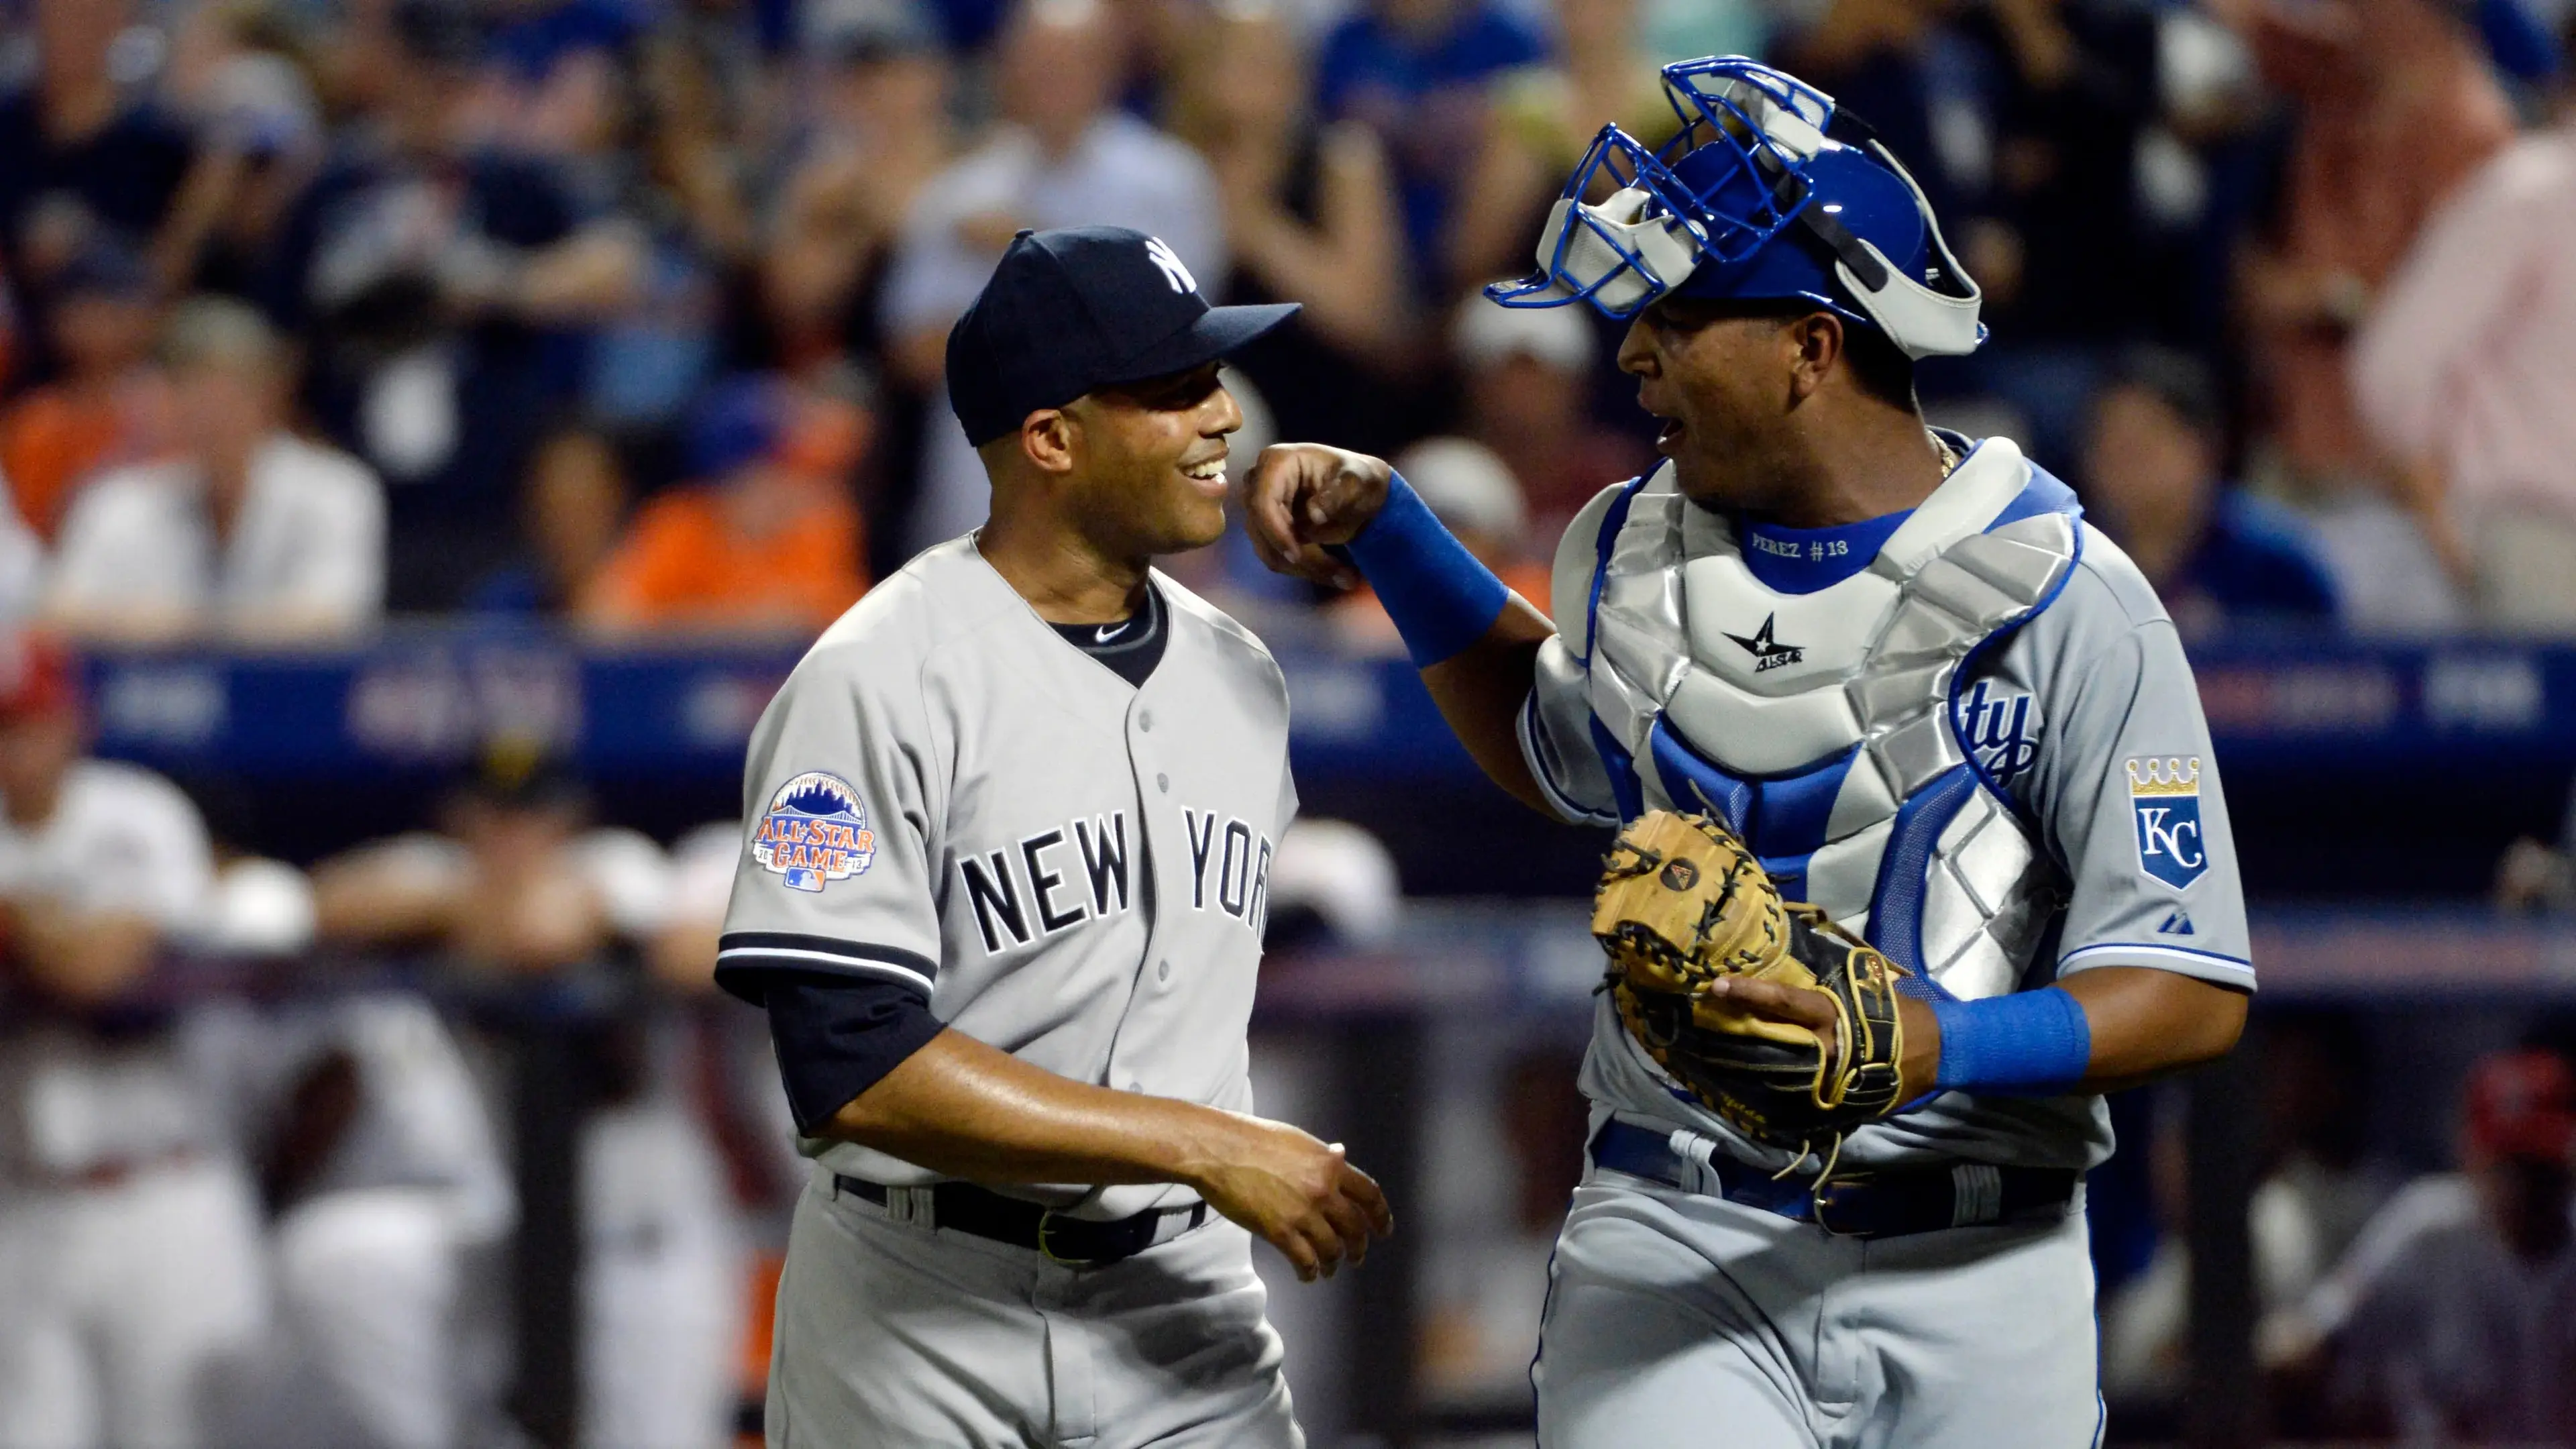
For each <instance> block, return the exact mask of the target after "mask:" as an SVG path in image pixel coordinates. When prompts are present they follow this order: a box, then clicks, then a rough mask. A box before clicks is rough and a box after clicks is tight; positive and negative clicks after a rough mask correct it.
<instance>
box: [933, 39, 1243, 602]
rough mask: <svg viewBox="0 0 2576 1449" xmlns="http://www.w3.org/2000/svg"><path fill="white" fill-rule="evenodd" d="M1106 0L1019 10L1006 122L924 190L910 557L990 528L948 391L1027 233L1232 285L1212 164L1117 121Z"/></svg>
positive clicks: (1138, 124) (1129, 120) (1005, 45)
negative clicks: (959, 358)
mask: <svg viewBox="0 0 2576 1449" xmlns="http://www.w3.org/2000/svg"><path fill="white" fill-rule="evenodd" d="M1123 71H1124V67H1123V64H1122V53H1121V47H1120V43H1119V31H1118V28H1117V25H1116V24H1115V17H1113V16H1112V15H1110V13H1109V12H1108V11H1107V10H1106V9H1105V8H1104V6H1103V5H1102V4H1101V3H1100V0H1022V3H1021V4H1020V6H1019V8H1018V9H1017V10H1015V11H1014V12H1013V13H1012V18H1011V20H1010V23H1009V24H1008V25H1007V26H1005V27H1004V29H1003V31H1002V37H1001V41H1000V44H999V49H998V51H997V53H996V54H995V56H994V59H993V74H994V84H995V99H996V100H997V101H998V102H999V103H1000V105H1001V109H1002V116H1003V120H1004V124H1002V125H1001V126H1000V127H998V128H997V129H996V130H995V131H994V133H993V134H992V136H991V137H990V138H989V139H987V140H986V141H985V142H984V143H983V144H982V145H980V146H978V147H976V148H975V150H974V151H972V152H970V153H969V154H968V155H967V156H966V157H965V158H964V159H962V160H960V161H959V162H957V164H956V165H954V166H952V167H950V168H949V169H948V170H947V171H945V172H943V173H941V174H940V175H939V176H938V178H937V179H935V180H934V181H932V182H931V183H930V185H929V186H927V187H925V188H924V189H923V191H922V193H921V195H920V197H919V199H918V201H917V202H916V203H915V205H914V206H913V209H912V214H911V215H910V216H909V217H908V218H907V219H906V221H905V223H904V231H903V241H902V244H901V246H900V248H899V250H898V251H897V253H896V255H895V261H894V272H893V274H892V275H891V276H889V277H888V278H887V279H886V300H885V311H886V326H887V331H888V334H889V336H888V347H889V352H890V360H891V362H892V363H893V364H894V366H895V369H896V372H897V374H898V376H899V377H900V378H901V380H902V381H904V382H905V383H906V384H907V385H909V386H910V387H912V388H914V389H916V390H917V391H918V392H919V394H920V395H921V396H922V398H923V400H924V408H925V411H926V413H927V416H926V418H925V420H924V431H925V441H924V443H923V447H922V461H921V473H920V484H919V488H918V492H917V495H916V497H915V498H914V499H913V502H912V508H911V512H910V516H909V517H908V518H907V519H906V521H905V524H904V528H903V545H904V552H905V554H906V555H909V554H910V553H911V552H914V551H917V550H919V549H922V548H927V547H929V546H930V545H931V544H934V543H939V542H943V541H945V540H947V539H951V538H954V537H956V536H957V535H959V534H961V533H964V532H966V531H967V530H968V529H970V528H973V527H975V526H976V525H977V524H979V523H981V522H983V521H984V515H985V512H986V511H987V508H988V506H989V499H988V497H987V492H988V488H987V483H986V480H985V477H984V465H983V464H982V462H980V461H979V460H978V459H977V458H976V456H975V451H974V449H972V448H970V447H968V446H967V444H966V434H965V431H964V430H963V429H961V428H960V427H959V426H958V425H957V420H956V418H955V417H954V416H952V415H951V414H950V412H949V410H948V404H947V400H946V398H945V397H944V396H942V395H941V394H940V392H939V379H940V375H941V370H942V368H943V367H944V366H945V360H946V349H947V345H948V329H949V326H950V324H952V323H954V322H955V321H956V320H957V317H958V315H959V314H960V313H963V312H964V311H965V310H966V307H967V304H968V303H970V302H972V301H974V300H975V295H976V293H978V292H980V291H982V290H983V287H984V281H985V279H986V278H987V277H989V276H991V275H992V271H993V265H994V263H995V262H997V261H999V260H1000V259H1001V255H1002V249H1003V248H1004V247H1006V246H1008V245H1010V242H1011V238H1012V236H1013V235H1015V234H1016V233H1018V232H1019V231H1021V230H1022V229H1030V230H1039V231H1043V230H1046V229H1048V228H1051V227H1064V226H1087V225H1098V224H1107V223H1113V222H1114V223H1116V224H1117V225H1120V226H1129V227H1134V228H1135V229H1136V230H1138V231H1142V232H1145V233H1148V234H1150V235H1153V236H1157V237H1160V238H1162V240H1163V242H1164V244H1165V245H1167V246H1169V247H1170V248H1171V249H1172V252H1173V254H1174V255H1176V256H1177V257H1178V258H1179V259H1180V261H1181V263H1182V265H1183V266H1184V267H1185V268H1187V269H1189V270H1190V271H1191V272H1192V273H1193V274H1196V273H1201V272H1204V273H1205V274H1206V275H1207V276H1208V277H1209V278H1211V279H1214V278H1218V277H1222V276H1224V275H1225V274H1226V268H1227V255H1226V245H1225V235H1224V219H1223V213H1222V210H1221V208H1220V207H1219V205H1218V201H1217V194H1216V186H1215V183H1214V182H1213V181H1212V180H1211V179H1210V177H1209V174H1208V168H1207V163H1205V162H1203V161H1201V160H1200V159H1199V158H1198V155H1197V153H1195V152H1193V151H1191V150H1190V148H1189V147H1187V146H1185V145H1183V144H1182V143H1180V142H1179V141H1176V140H1174V139H1172V138H1171V137H1170V136H1167V135H1164V134H1163V133H1162V132H1160V131H1157V130H1154V129H1153V128H1152V127H1150V126H1147V125H1146V124H1145V123H1144V122H1142V121H1139V120H1137V119H1136V118H1135V117H1134V116H1131V115H1128V114H1127V113H1126V112H1124V111H1120V110H1116V109H1113V108H1112V105H1111V102H1112V101H1113V100H1114V99H1115V97H1116V96H1117V93H1118V87H1119V81H1120V79H1121V77H1122V75H1123Z"/></svg>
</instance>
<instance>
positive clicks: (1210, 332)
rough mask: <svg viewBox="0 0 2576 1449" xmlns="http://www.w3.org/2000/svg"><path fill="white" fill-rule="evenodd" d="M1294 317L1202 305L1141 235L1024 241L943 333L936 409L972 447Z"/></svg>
mask: <svg viewBox="0 0 2576 1449" xmlns="http://www.w3.org/2000/svg"><path fill="white" fill-rule="evenodd" d="M1296 313H1297V304H1296V303H1294V302H1273V303H1269V304H1266V305H1263V306H1257V307H1211V306H1209V305H1208V302H1207V298H1205V297H1202V296H1200V295H1199V286H1198V281H1197V279H1196V278H1194V277H1192V276H1191V275H1190V269H1189V268H1188V267H1186V266H1184V265H1182V263H1181V259H1180V257H1179V256H1178V255H1176V254H1174V252H1173V251H1172V249H1171V248H1170V247H1169V246H1166V245H1165V244H1164V243H1163V242H1162V241H1161V239H1159V238H1156V237H1150V236H1147V235H1145V234H1144V233H1143V232H1141V231H1130V230H1128V229H1127V228H1126V227H1123V226H1076V227H1066V228H1063V229H1061V230H1057V231H1024V232H1021V233H1020V234H1019V235H1018V236H1017V237H1014V238H1012V240H1011V245H1010V249H1009V250H1007V251H1005V252H1003V253H1002V262H1001V265H1000V266H997V267H995V268H994V269H993V277H992V280H991V281H988V282H986V283H985V284H984V290H983V292H982V294H981V295H979V296H977V297H976V298H975V304H974V305H973V306H971V307H968V308H967V309H966V315H965V316H963V317H960V318H958V319H957V325H956V326H955V327H952V328H950V329H949V331H948V405H949V407H951V408H952V409H954V410H955V411H956V413H957V421H958V422H960V423H962V424H964V425H965V428H966V440H967V441H968V442H970V443H973V444H974V445H975V446H977V447H979V448H980V447H982V446H983V445H984V444H986V443H989V442H991V441H993V440H994V439H995V438H998V437H1001V436H1003V435H1004V434H1006V433H1010V432H1013V431H1015V430H1016V429H1017V428H1018V427H1019V426H1020V422H1021V420H1022V419H1024V418H1026V417H1027V416H1028V415H1029V414H1031V413H1033V412H1036V411H1037V410H1038V409H1040V408H1060V407H1062V406H1064V405H1065V404H1066V403H1069V402H1071V401H1073V400H1074V399H1075V398H1078V397H1080V396H1082V395H1083V394H1084V393H1087V392H1090V391H1092V390H1094V389H1096V388H1103V387H1113V386H1116V385H1117V384H1119V383H1128V382H1143V381H1145V380H1146V379H1148V378H1155V377H1168V376H1170V375H1171V374H1173V373H1176V372H1187V371H1189V370H1190V369H1191V368H1194V367H1198V366H1200V365H1202V364H1205V363H1209V362H1214V361H1216V360H1217V359H1218V358H1221V357H1223V356H1225V355H1226V354H1227V353H1229V352H1232V351H1234V350H1235V349H1236V348H1239V347H1242V346H1243V345H1244V344H1246V343H1248V342H1251V341H1252V340H1253V339H1254V338H1257V337H1259V336H1261V335H1262V334H1263V333H1265V332H1268V331H1269V330H1270V329H1272V328H1274V327H1276V326H1278V325H1279V324H1280V323H1282V322H1285V321H1287V320H1288V319H1289V318H1290V317H1293V316H1295V315H1296Z"/></svg>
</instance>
